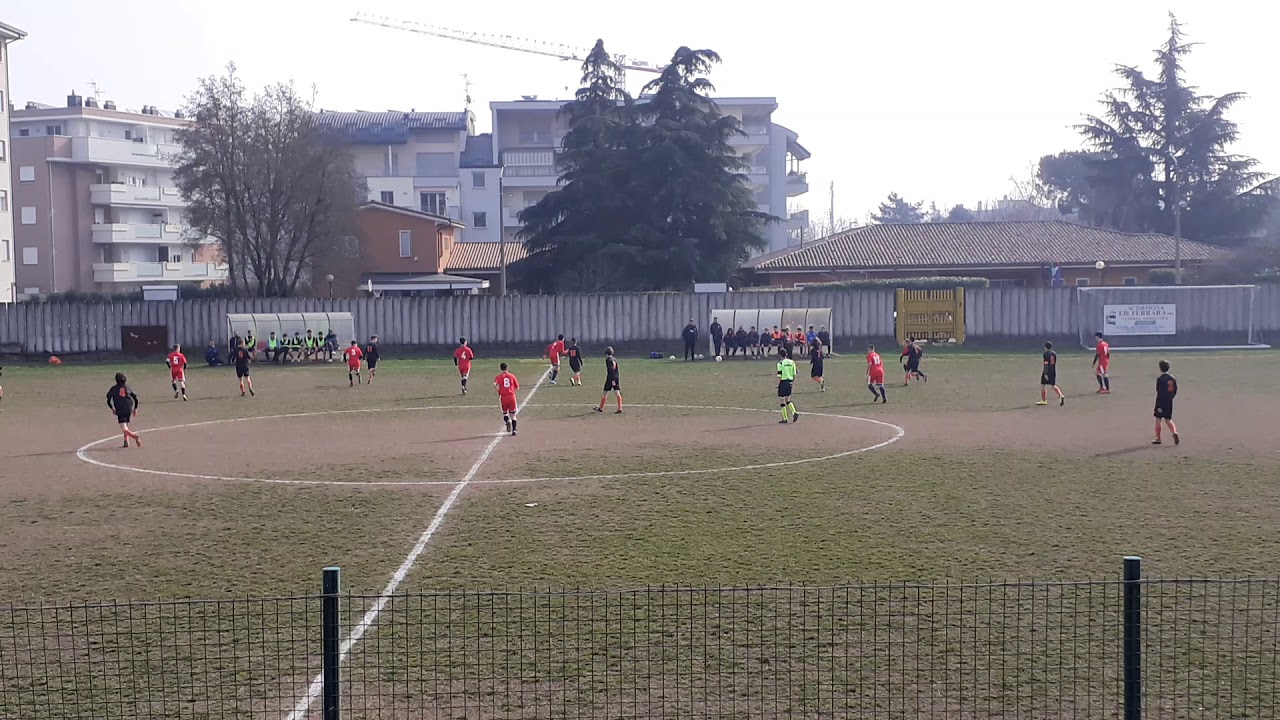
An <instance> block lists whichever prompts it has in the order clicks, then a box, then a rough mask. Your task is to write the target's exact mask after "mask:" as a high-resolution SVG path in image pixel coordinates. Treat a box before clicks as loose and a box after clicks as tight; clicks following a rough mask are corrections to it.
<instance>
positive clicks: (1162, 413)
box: [1151, 360, 1182, 445]
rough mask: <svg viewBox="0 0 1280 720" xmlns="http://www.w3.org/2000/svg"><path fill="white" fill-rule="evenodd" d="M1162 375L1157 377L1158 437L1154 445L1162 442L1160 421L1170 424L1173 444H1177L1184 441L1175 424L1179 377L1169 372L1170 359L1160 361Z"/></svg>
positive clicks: (1156, 414)
mask: <svg viewBox="0 0 1280 720" xmlns="http://www.w3.org/2000/svg"><path fill="white" fill-rule="evenodd" d="M1159 367H1160V377H1158V378H1156V409H1155V416H1156V439H1155V440H1152V441H1151V444H1152V445H1160V444H1162V442H1161V440H1160V423H1161V421H1163V422H1164V424H1165V425H1168V426H1169V432H1170V433H1172V434H1173V444H1174V445H1177V444H1178V443H1180V442H1182V439H1181V438H1179V437H1178V426H1177V425H1174V424H1173V399H1174V398H1175V397H1177V396H1178V378H1176V377H1174V376H1173V375H1170V374H1169V361H1168V360H1161V361H1160V366H1159Z"/></svg>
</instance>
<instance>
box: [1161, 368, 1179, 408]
mask: <svg viewBox="0 0 1280 720" xmlns="http://www.w3.org/2000/svg"><path fill="white" fill-rule="evenodd" d="M1177 394H1178V378H1176V377H1174V376H1172V375H1170V374H1169V373H1165V374H1163V375H1161V376H1160V377H1158V378H1156V403H1157V404H1159V405H1166V404H1169V403H1172V402H1173V398H1174V397H1176V396H1177Z"/></svg>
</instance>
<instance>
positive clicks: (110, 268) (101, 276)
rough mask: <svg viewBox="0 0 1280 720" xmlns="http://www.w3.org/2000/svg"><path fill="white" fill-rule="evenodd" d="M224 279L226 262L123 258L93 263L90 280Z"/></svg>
mask: <svg viewBox="0 0 1280 720" xmlns="http://www.w3.org/2000/svg"><path fill="white" fill-rule="evenodd" d="M226 279H227V266H226V265H224V264H221V263H211V262H191V263H173V262H167V263H166V262H123V263H94V264H93V281H94V282H97V283H127V282H159V281H166V282H209V281H220V280H226Z"/></svg>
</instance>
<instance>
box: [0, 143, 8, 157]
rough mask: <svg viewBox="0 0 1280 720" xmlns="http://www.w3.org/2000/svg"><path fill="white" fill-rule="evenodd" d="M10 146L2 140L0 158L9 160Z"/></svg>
mask: <svg viewBox="0 0 1280 720" xmlns="http://www.w3.org/2000/svg"><path fill="white" fill-rule="evenodd" d="M8 152H9V151H8V148H6V147H5V144H4V141H3V140H0V160H8V159H9V155H8Z"/></svg>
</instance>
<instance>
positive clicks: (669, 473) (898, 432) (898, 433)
mask: <svg viewBox="0 0 1280 720" xmlns="http://www.w3.org/2000/svg"><path fill="white" fill-rule="evenodd" d="M544 377H545V375H544ZM541 382H542V381H541V380H539V384H541ZM534 389H537V386H535V388H534ZM532 396H533V392H532V391H530V393H529V397H532ZM526 401H527V398H526ZM576 406H577V403H553V404H551V405H544V406H542V407H576ZM630 407H651V408H670V409H676V410H727V411H733V412H769V413H771V412H773V411H772V410H764V409H761V408H740V407H722V406H714V405H664V404H647V405H641V404H633V405H631V406H630ZM488 408H489V406H488V405H432V406H425V407H407V408H389V409H388V408H365V409H358V410H324V411H320V412H308V413H291V414H287V415H255V416H252V417H239V418H224V419H221V420H206V421H204V422H198V423H187V424H184V425H169V426H166V427H158V428H151V429H149V430H141V431H139V432H161V431H164V430H180V429H183V428H190V427H198V426H202V425H217V424H222V423H233V422H244V421H246V420H274V419H277V418H291V417H314V416H319V415H340V414H344V413H360V412H417V411H422V410H462V409H488ZM803 414H804V415H806V416H811V417H829V418H838V419H841V420H856V421H858V422H865V423H871V424H872V425H879V426H881V427H886V428H889V429H891V430H893V431H894V436H893V437H891V438H889V439H888V440H884V441H882V442H879V443H876V444H874V445H868V446H867V447H861V448H855V449H852V450H845V451H842V452H838V453H834V454H832V455H822V456H820V457H812V458H800V459H798V460H782V461H778V462H770V463H760V464H756V465H740V466H738V467H723V468H706V469H701V470H659V471H652V472H637V473H618V474H611V475H573V476H565V477H534V478H506V479H502V480H474V479H473V478H474V476H475V472H474V470H477V469H478V468H472V470H473V472H470V473H468V474H467V476H466V479H465V480H464V481H465V482H468V483H470V484H472V485H501V484H511V483H534V482H558V481H559V482H566V481H571V480H623V479H630V478H642V477H682V476H686V475H705V474H708V473H719V472H737V471H741V470H766V469H769V468H778V467H793V466H796V465H804V464H807V463H815V462H821V461H824V460H837V459H839V458H843V457H849V456H850V455H860V454H862V453H867V452H871V451H872V450H879V449H880V448H882V447H885V446H887V445H892V444H893V443H895V442H897V441H899V440H901V439H902V438H903V437H905V436H906V434H907V431H906V430H905V429H903V428H902V426H900V425H895V424H893V423H891V422H885V421H884V420H874V419H872V418H864V417H858V416H856V415H840V414H837V413H821V412H813V411H807V412H805V413H803ZM115 438H116V436H115V435H111V436H110V437H105V438H102V439H101V440H95V441H93V442H91V443H88V444H87V445H85V446H83V447H81V448H80V449H79V450H77V451H76V457H78V458H79V459H81V460H83V461H84V462H87V463H89V464H91V465H97V466H99V467H105V468H110V469H112V470H126V471H132V472H138V473H145V474H148V475H165V476H169V477H178V478H190V479H193V480H220V481H227V482H259V483H269V484H274V485H350V486H356V487H377V486H401V487H403V486H425V485H455V484H457V483H459V482H464V481H458V480H377V481H368V482H365V481H358V480H279V479H272V478H250V477H227V476H225V475H201V474H198V473H184V472H176V471H169V470H151V469H148V468H137V467H131V466H129V465H117V464H115V463H109V462H105V461H103V460H96V459H94V458H91V457H89V456H88V450H89V449H90V448H93V447H96V446H98V445H101V444H103V443H106V442H110V441H111V440H114V439H115Z"/></svg>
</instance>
